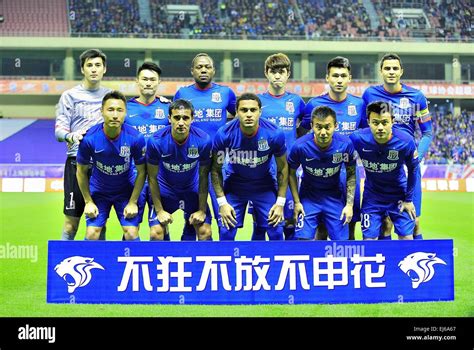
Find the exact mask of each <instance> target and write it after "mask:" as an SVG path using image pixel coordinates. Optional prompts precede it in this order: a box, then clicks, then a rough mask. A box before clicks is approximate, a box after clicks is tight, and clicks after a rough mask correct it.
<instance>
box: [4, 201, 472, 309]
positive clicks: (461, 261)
mask: <svg viewBox="0 0 474 350" xmlns="http://www.w3.org/2000/svg"><path fill="white" fill-rule="evenodd" d="M473 204H474V195H473V194H469V193H425V194H424V199H423V217H422V231H423V234H424V236H425V238H431V239H439V238H453V239H454V245H455V254H456V258H455V300H454V301H453V302H436V303H435V302H426V303H406V304H395V303H393V304H370V305H367V304H344V305H237V306H227V305H222V306H207V305H202V306H198V305H195V306H191V305H74V304H47V303H46V264H47V241H48V240H49V239H59V238H60V235H61V227H62V220H63V217H62V214H61V212H62V194H61V193H0V244H2V245H5V244H6V243H7V242H8V243H10V244H15V245H36V246H37V247H38V261H37V262H31V261H30V260H25V259H0V305H1V307H0V316H1V317H5V316H6V317H11V316H22V317H30V316H37V317H51V316H52V317H55V316H66V317H75V316H112V317H113V316H121V317H123V316H187V317H190V316H213V317H219V316H220V317H226V316H272V317H280V316H283V317H285V316H293V317H302V316H303V317H304V316H321V317H340V316H341V317H352V316H354V317H356V316H357V317H378V316H388V317H390V316H404V317H452V316H471V317H472V316H474V301H473V298H472V296H473V295H474V282H473V279H472V275H473V272H472V266H474V259H473V254H474V243H473V242H474V239H473V236H472V234H473V232H474V230H473V224H474V220H473V219H474V218H473V215H474V214H473ZM174 218H175V223H174V224H173V226H172V233H171V238H172V240H178V239H179V236H180V231H181V228H182V215H181V214H180V213H176V214H175V215H174ZM109 221H110V223H109V224H108V226H107V235H108V238H109V239H111V240H118V239H120V237H121V233H120V232H121V229H120V226H119V225H118V223H117V220H116V218H115V215H114V214H111V218H110V220H109ZM246 221H247V222H246V226H245V227H244V229H243V230H242V231H240V232H239V233H238V234H237V235H238V239H241V240H248V239H249V237H250V234H251V232H250V231H251V230H250V220H248V218H247V220H246ZM147 230H148V228H147V227H146V225H144V226H143V233H144V234H142V239H146V235H147ZM79 232H81V234H79V235H78V236H79V237H78V238H79V239H82V238H83V233H84V223H82V225H81V227H80V231H79ZM213 232H215V233H216V232H217V230H216V228H215V227H214V231H213ZM359 237H360V235H359Z"/></svg>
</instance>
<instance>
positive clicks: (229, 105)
mask: <svg viewBox="0 0 474 350" xmlns="http://www.w3.org/2000/svg"><path fill="white" fill-rule="evenodd" d="M180 98H182V99H185V100H188V101H189V102H191V103H192V105H193V107H194V122H193V123H194V125H195V126H197V127H198V128H200V129H202V130H204V131H205V132H206V134H208V135H209V136H210V137H211V139H214V135H215V134H216V132H217V130H218V129H219V128H220V127H221V126H223V125H225V123H226V120H227V112H229V113H230V114H233V115H235V102H236V98H235V93H234V92H233V91H232V89H231V88H229V87H228V86H223V85H219V84H215V83H212V84H211V86H210V87H209V88H208V89H204V90H203V89H200V88H199V87H198V86H196V84H192V85H189V86H185V87H182V88H180V89H179V90H178V92H176V95H175V96H174V100H175V101H176V100H177V99H180Z"/></svg>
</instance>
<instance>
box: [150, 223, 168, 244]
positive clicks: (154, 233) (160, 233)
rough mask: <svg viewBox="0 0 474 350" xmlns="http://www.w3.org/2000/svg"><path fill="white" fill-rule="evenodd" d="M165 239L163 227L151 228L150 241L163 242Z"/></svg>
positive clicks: (155, 226)
mask: <svg viewBox="0 0 474 350" xmlns="http://www.w3.org/2000/svg"><path fill="white" fill-rule="evenodd" d="M164 238H165V230H164V228H163V226H161V225H154V226H152V227H150V241H162V240H163V239H164Z"/></svg>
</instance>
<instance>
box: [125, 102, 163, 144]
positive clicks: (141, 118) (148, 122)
mask: <svg viewBox="0 0 474 350" xmlns="http://www.w3.org/2000/svg"><path fill="white" fill-rule="evenodd" d="M169 105H170V103H169V102H161V101H160V99H159V98H155V100H154V101H153V102H151V103H150V104H147V105H145V104H143V103H141V102H139V101H137V97H133V98H131V99H130V100H128V101H127V116H126V117H125V124H128V125H131V126H133V127H134V128H135V129H137V130H138V131H139V132H140V133H142V134H143V135H144V136H145V139H147V138H149V137H150V136H151V135H152V134H153V133H155V132H157V131H158V130H160V129H162V128H164V127H165V126H166V125H168V124H169V121H168V110H169Z"/></svg>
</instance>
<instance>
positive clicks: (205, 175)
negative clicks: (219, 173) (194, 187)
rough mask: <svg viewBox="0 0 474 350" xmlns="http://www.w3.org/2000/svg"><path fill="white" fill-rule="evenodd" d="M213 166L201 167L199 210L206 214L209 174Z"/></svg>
mask: <svg viewBox="0 0 474 350" xmlns="http://www.w3.org/2000/svg"><path fill="white" fill-rule="evenodd" d="M210 171H211V164H209V165H202V166H200V167H199V210H201V211H203V212H204V213H205V212H206V208H207V194H208V193H209V172H210Z"/></svg>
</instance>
